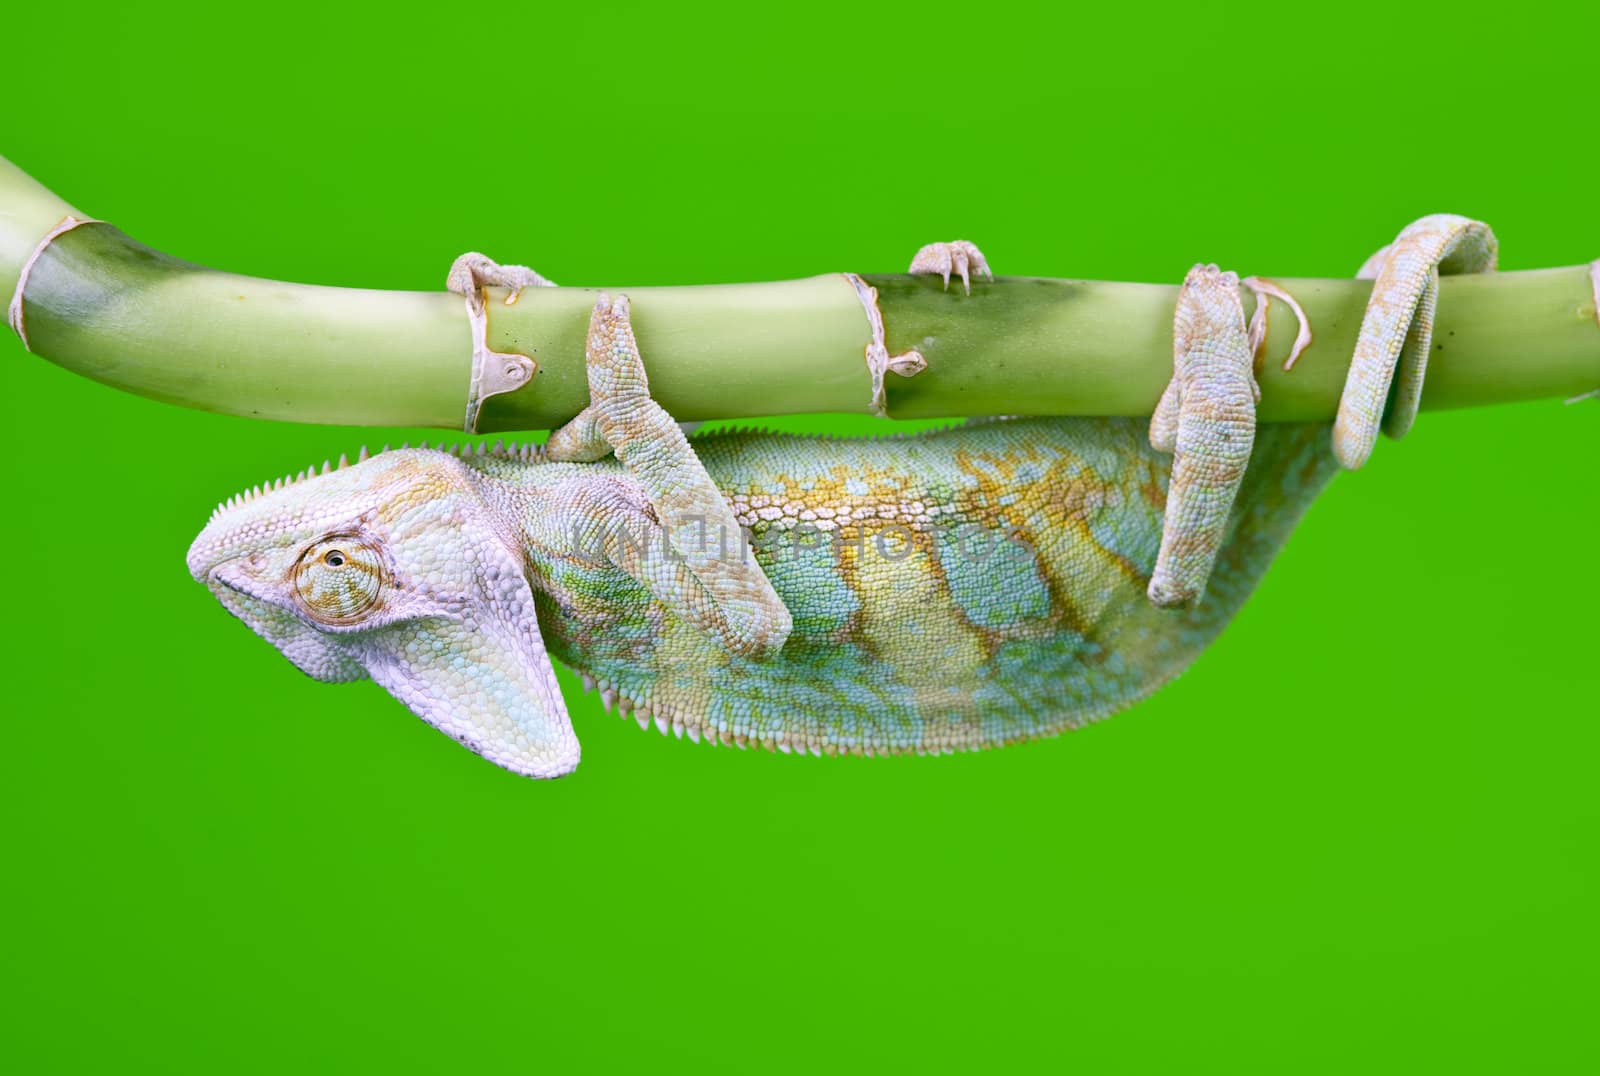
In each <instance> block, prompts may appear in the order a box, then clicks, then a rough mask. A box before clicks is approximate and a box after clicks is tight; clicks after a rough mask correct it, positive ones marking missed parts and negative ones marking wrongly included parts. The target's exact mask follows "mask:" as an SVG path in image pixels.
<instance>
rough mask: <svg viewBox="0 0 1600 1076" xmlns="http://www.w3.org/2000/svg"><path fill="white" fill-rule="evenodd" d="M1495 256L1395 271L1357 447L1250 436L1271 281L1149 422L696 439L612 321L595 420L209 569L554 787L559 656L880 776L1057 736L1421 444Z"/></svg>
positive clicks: (301, 513)
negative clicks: (1462, 290) (1440, 334)
mask: <svg viewBox="0 0 1600 1076" xmlns="http://www.w3.org/2000/svg"><path fill="white" fill-rule="evenodd" d="M934 246H938V247H947V248H949V249H948V250H947V251H945V256H943V257H941V256H938V255H939V254H940V252H939V251H937V250H936V251H934V256H930V255H929V254H928V249H929V248H924V249H923V251H920V252H919V253H918V260H917V262H916V263H914V264H913V269H914V270H915V271H922V272H942V274H943V275H946V278H947V281H948V273H949V272H950V267H951V266H952V265H954V266H955V267H956V269H957V272H958V274H959V275H961V276H963V277H965V276H966V273H965V272H964V270H965V268H966V266H967V264H968V262H970V263H971V264H972V265H974V266H976V267H979V268H980V272H984V273H986V271H987V265H986V263H985V262H984V261H983V259H982V255H981V254H980V253H978V252H977V249H976V248H975V247H971V245H970V244H935V245H934ZM470 259H471V260H467V259H464V260H462V261H458V263H457V266H456V267H455V269H453V271H452V273H451V286H452V287H453V288H455V289H456V290H458V291H461V292H462V293H463V294H464V295H465V296H466V297H467V301H468V304H469V311H470V308H471V303H472V300H473V298H474V297H475V296H476V297H478V298H479V301H480V303H481V287H482V286H483V285H484V284H485V283H500V282H502V281H501V279H500V277H499V276H498V275H497V274H499V273H500V272H501V268H500V267H498V266H496V265H495V264H494V263H493V262H490V261H488V259H485V258H482V256H481V255H473V256H470ZM1493 264H1494V241H1493V237H1492V235H1491V234H1490V233H1489V232H1488V229H1487V228H1485V227H1484V226H1483V225H1480V224H1477V223H1476V222H1473V221H1468V220H1465V219H1464V218H1460V217H1449V216H1436V217H1427V218H1424V219H1423V220H1421V221H1418V222H1417V223H1416V224H1413V225H1412V226H1410V227H1409V228H1407V229H1406V230H1405V231H1404V232H1402V233H1401V234H1400V237H1399V238H1398V239H1397V240H1396V241H1395V243H1394V244H1392V245H1391V246H1389V247H1387V248H1385V249H1384V250H1383V251H1380V252H1379V254H1378V255H1375V256H1374V258H1373V259H1372V260H1371V261H1370V262H1369V263H1368V265H1367V266H1366V267H1365V268H1364V269H1363V275H1368V276H1374V277H1375V278H1376V282H1375V285H1374V289H1373V298H1372V300H1371V305H1370V306H1369V308H1368V310H1367V315H1366V318H1365V320H1364V321H1363V325H1362V331H1361V336H1360V340H1359V342H1358V344H1357V352H1356V358H1355V364H1354V366H1353V367H1352V370H1351V374H1350V378H1349V382H1348V384H1347V387H1346V390H1345V397H1344V400H1343V402H1342V404H1341V408H1340V415H1339V418H1338V420H1337V421H1336V422H1335V424H1334V425H1333V427H1332V430H1331V434H1332V435H1331V436H1330V427H1329V425H1328V424H1279V425H1267V426H1263V427H1261V428H1259V429H1257V428H1256V425H1255V412H1254V404H1255V396H1256V386H1255V378H1254V372H1253V371H1254V363H1255V352H1256V350H1257V348H1258V347H1259V339H1257V338H1256V334H1255V333H1253V332H1252V331H1251V328H1252V327H1250V326H1247V325H1246V324H1245V319H1244V315H1243V308H1242V305H1241V303H1240V299H1239V293H1238V289H1239V288H1240V287H1253V286H1255V285H1254V284H1253V283H1252V281H1251V280H1246V281H1244V282H1242V283H1241V281H1240V280H1239V279H1238V278H1237V277H1236V276H1234V275H1233V274H1231V273H1223V272H1221V271H1220V270H1218V269H1217V267H1215V266H1196V267H1195V269H1194V270H1193V271H1191V272H1190V274H1189V277H1188V278H1187V279H1186V280H1185V284H1184V288H1183V289H1182V291H1181V293H1180V297H1179V300H1178V309H1177V312H1176V316H1175V333H1174V337H1175V346H1174V377H1173V381H1172V384H1171V386H1169V388H1168V390H1167V392H1166V394H1165V395H1164V396H1163V398H1162V400H1161V404H1160V406H1159V407H1158V409H1157V412H1156V415H1155V418H1154V419H1153V420H1151V422H1149V423H1148V424H1147V423H1144V422H1140V421H1136V420H1132V419H1084V418H1034V419H1017V420H996V421H989V422H975V423H968V424H966V425H963V426H957V427H952V428H949V429H945V430H941V431H937V432H933V433H927V434H922V435H917V436H912V437H904V438H886V439H866V440H838V439H832V438H809V437H802V436H793V435H784V434H773V433H764V432H759V431H739V432H727V433H717V434H713V435H710V436H705V437H700V438H697V439H696V440H695V441H694V442H692V444H691V442H689V441H688V440H687V439H686V438H685V437H684V435H683V433H682V431H681V430H680V429H679V427H678V426H677V424H676V423H674V422H673V421H672V419H671V417H670V416H669V415H668V414H667V413H666V412H665V411H663V410H662V409H661V408H660V406H659V405H657V404H656V403H655V402H654V401H653V400H652V399H651V398H650V396H649V388H648V383H647V380H646V377H645V372H644V366H643V363H642V361H641V359H640V357H639V351H638V347H637V344H636V342H635V340H634V336H633V331H632V328H631V325H630V323H629V310H628V303H627V299H626V298H625V297H619V298H618V299H617V300H616V301H614V302H613V301H612V300H611V299H610V298H609V297H606V296H602V297H601V298H600V300H599V302H598V303H597V304H596V306H595V310H594V315H593V317H592V319H591V322H590V330H589V338H588V346H587V360H588V370H589V387H590V401H591V402H590V406H589V407H588V408H586V409H585V410H584V411H583V412H582V413H581V414H580V415H578V416H577V417H576V418H575V419H573V420H572V422H570V423H568V424H567V425H566V426H563V427H562V428H561V429H559V430H557V431H555V432H554V433H552V434H551V436H550V438H549V440H548V441H547V442H546V444H545V445H544V446H541V447H538V448H535V447H533V446H521V447H510V448H501V447H497V448H496V449H494V450H493V451H485V450H483V449H482V448H481V447H480V448H478V449H476V450H473V449H471V448H466V449H462V450H460V451H444V450H440V449H428V448H426V447H425V446H424V447H422V448H416V449H412V448H402V449H399V450H395V451H384V452H381V453H379V454H377V455H374V456H372V457H370V458H367V457H366V455H365V453H364V452H363V453H362V457H361V459H360V460H359V461H358V462H357V463H355V464H350V465H346V464H345V463H344V461H343V460H341V461H340V464H341V465H340V466H339V468H337V469H330V468H328V467H326V466H324V468H323V470H322V472H321V473H320V474H319V473H316V472H314V471H311V472H306V473H304V474H302V475H300V476H298V477H296V478H290V479H283V480H279V481H278V482H274V483H270V484H268V485H265V486H260V487H257V488H256V489H254V490H250V491H247V492H246V493H244V494H242V495H241V496H239V497H236V498H234V499H232V500H230V501H229V502H227V503H226V504H224V505H221V506H219V507H218V509H217V511H216V512H215V513H214V514H213V516H212V518H211V521H210V522H209V524H208V525H207V526H206V528H205V529H204V531H202V533H201V534H200V536H199V537H198V538H196V539H195V541H194V544H193V545H192V546H191V547H190V550H189V557H188V565H189V571H190V573H191V574H192V575H193V576H194V578H195V579H196V580H197V581H199V582H201V583H204V584H205V585H206V586H207V587H208V588H209V589H210V590H211V592H212V593H213V594H214V595H215V596H216V597H217V598H218V600H219V601H220V602H221V603H222V604H223V605H224V606H225V607H226V608H227V609H228V610H229V611H230V612H232V613H233V614H234V615H236V616H237V617H239V618H240V619H241V620H243V621H244V622H245V623H246V624H248V625H249V626H250V628H251V629H252V630H254V631H255V632H256V633H257V634H259V635H260V636H262V637H263V638H265V639H266V640H267V641H269V642H271V643H272V644H273V645H274V646H276V647H277V648H278V649H279V650H280V651H282V652H283V654H284V656H285V657H287V658H288V659H289V660H290V661H292V662H293V663H294V664H295V665H296V666H297V667H299V668H300V669H301V670H303V671H304V672H306V673H307V674H308V675H310V676H312V677H315V678H316V679H319V680H327V681H348V680H358V679H364V678H369V677H370V678H371V679H373V680H376V681H377V682H378V683H380V684H381V685H383V687H384V688H385V689H386V690H388V691H389V692H390V693H391V694H392V695H394V696H395V697H396V698H397V699H399V700H400V701H401V702H403V703H404V704H405V705H406V706H407V707H409V708H410V709H411V710H412V711H413V712H414V713H416V714H417V715H418V716H419V717H421V718H422V719H423V720H425V721H427V722H428V723H429V724H431V725H433V726H434V727H435V728H438V729H440V730H441V731H443V732H445V733H447V734H449V735H450V736H451V737H453V738H455V739H456V740H458V741H460V742H461V743H463V744H465V745H466V746H468V747H469V748H471V749H472V750H473V751H476V752H477V753H478V754H480V755H482V756H483V757H485V758H487V759H488V760H489V761H491V762H494V763H495V764H497V765H499V766H502V767H504V768H506V769H508V770H511V771H512V772H514V773H519V774H524V775H526V776H530V777H558V776H561V775H563V774H566V773H570V772H571V771H572V770H573V769H574V768H575V767H576V766H577V764H578V759H579V747H578V741H577V738H576V736H575V735H574V733H573V729H572V724H571V721H570V720H569V718H568V716H567V710H566V705H565V703H564V701H563V700H562V697H561V694H560V691H559V690H558V687H557V684H556V680H555V676H554V673H553V670H552V667H551V657H552V656H553V657H555V658H557V659H559V660H561V661H563V662H565V663H566V664H568V665H570V666H571V667H572V668H574V669H576V670H577V671H578V672H579V673H581V674H582V675H583V678H584V683H585V685H586V686H588V687H590V688H597V689H598V690H599V691H600V693H601V695H602V698H603V699H604V701H605V702H606V704H607V707H608V708H609V707H610V706H611V705H613V704H614V705H616V706H617V707H618V708H619V710H620V712H621V713H622V714H624V715H627V714H632V715H633V716H634V717H635V718H636V719H637V720H638V722H639V724H640V726H641V727H643V726H646V725H648V724H650V723H651V722H652V721H653V722H654V724H655V725H656V727H657V728H658V729H660V730H661V731H662V732H666V731H668V730H671V731H672V732H673V733H675V734H677V735H679V736H683V735H688V736H689V737H690V738H692V739H695V740H699V739H701V738H706V739H709V740H712V741H713V742H721V743H724V744H737V745H739V746H741V747H743V746H748V745H750V744H757V745H761V746H765V747H769V748H773V749H777V750H782V751H810V752H812V753H814V754H835V753H841V752H849V753H856V754H880V753H900V752H930V753H931V752H948V751H954V750H967V749H973V748H980V747H996V746H1000V745H1003V744H1007V743H1012V742H1014V741H1017V740H1025V739H1031V738H1034V737H1039V736H1049V735H1053V734H1055V733H1058V732H1060V731H1062V730H1064V729H1070V728H1075V727H1078V726H1080V725H1083V724H1086V723H1088V722H1090V721H1094V720H1097V719H1099V718H1102V717H1106V716H1109V715H1110V714H1112V713H1115V712H1117V711H1118V710H1121V709H1123V708H1124V707H1127V706H1129V705H1131V704H1133V703H1135V702H1137V701H1138V700H1140V699H1142V698H1144V697H1145V696H1147V695H1149V694H1151V693H1152V692H1154V691H1155V690H1156V689H1158V688H1159V687H1161V686H1162V685H1163V684H1164V683H1166V682H1167V681H1168V680H1170V679H1171V678H1172V677H1174V676H1176V675H1177V674H1178V673H1180V672H1182V671H1183V669H1184V668H1185V667H1186V666H1187V665H1188V664H1189V663H1190V662H1191V661H1192V660H1193V659H1194V657H1195V656H1196V655H1197V654H1198V653H1199V652H1200V651H1201V650H1202V649H1204V648H1205V647H1206V646H1207V645H1208V644H1209V643H1210V642H1211V641H1212V640H1213V639H1214V638H1215V637H1216V636H1217V634H1218V633H1219V632H1220V631H1221V630H1222V628H1223V627H1224V626H1225V625H1226V623H1227V622H1228V620H1229V619H1230V618H1231V617H1232V616H1233V614H1234V613H1235V612H1236V611H1237V610H1238V608H1239V606H1240V605H1241V604H1243V602H1244V600H1245V599H1246V598H1247V597H1248V596H1249V594H1250V591H1251V590H1252V588H1253V587H1254V586H1255V584H1256V581H1257V580H1258V579H1259V578H1260V576H1261V574H1262V573H1263V572H1264V571H1265V570H1266V568H1267V566H1268V564H1270V562H1271V560H1272V558H1273V556H1274V555H1275V554H1276V552H1277V550H1278V549H1279V548H1280V547H1281V546H1282V545H1283V543H1284V542H1285V541H1286V540H1287V538H1288V536H1289V534H1290V533H1291V531H1292V530H1293V528H1294V526H1295V525H1296V523H1297V522H1298V521H1299V519H1300V517H1301V515H1302V514H1303V513H1304V511H1305V510H1306V508H1307V507H1308V506H1309V505H1310V503H1311V502H1312V500H1313V499H1315V497H1316V495H1317V494H1318V493H1319V492H1320V491H1321V489H1322V488H1323V486H1324V485H1325V484H1326V483H1327V481H1328V480H1329V479H1330V478H1331V477H1332V476H1333V475H1334V474H1336V473H1337V472H1338V470H1339V468H1340V466H1341V465H1344V466H1359V465H1360V463H1361V462H1363V461H1364V460H1365V459H1366V457H1367V455H1368V454H1369V453H1370V451H1371V448H1372V443H1373V442H1374V441H1375V439H1376V436H1377V432H1378V427H1379V425H1380V423H1381V424H1383V426H1384V428H1385V429H1386V430H1388V431H1389V432H1391V433H1394V434H1396V435H1398V434H1399V433H1403V432H1404V430H1405V428H1406V427H1408V426H1409V424H1410V418H1411V415H1412V414H1414V412H1415V409H1416V405H1417V402H1418V400H1419V398H1420V390H1421V379H1422V372H1423V371H1422V364H1423V362H1424V361H1425V359H1426V356H1427V352H1428V347H1429V334H1430V332H1431V322H1432V313H1433V302H1432V298H1431V296H1433V295H1434V294H1436V292H1437V282H1438V273H1439V271H1440V269H1441V267H1442V268H1443V269H1445V270H1446V271H1478V270H1485V269H1489V268H1492V267H1493ZM506 268H507V269H510V268H512V267H506ZM506 282H509V283H511V284H512V285H513V286H524V285H537V284H540V283H543V282H544V281H543V278H541V277H537V274H532V273H531V271H529V270H518V271H517V276H516V277H515V278H514V279H510V278H508V280H507V281H506ZM979 286H983V285H982V284H981V283H980V285H979ZM1267 293H1268V294H1278V293H1277V292H1274V291H1268V292H1267ZM1265 301H1266V300H1265V299H1264V298H1263V299H1262V303H1263V304H1264V303H1265ZM474 330H475V333H476V334H477V339H476V346H477V347H478V348H479V349H483V348H484V342H483V339H482V333H483V329H482V320H481V319H477V320H475V322H474ZM1397 368H1398V369H1399V371H1400V373H1399V382H1398V384H1397V385H1396V386H1395V394H1394V395H1395V401H1394V404H1393V405H1392V406H1391V407H1390V413H1389V415H1387V416H1385V414H1384V404H1385V400H1386V399H1387V398H1388V396H1389V393H1390V385H1391V382H1393V381H1394V380H1395V377H1396V369H1397ZM1168 453H1172V454H1173V455H1172V456H1171V457H1169V456H1168ZM742 533H747V534H748V535H749V540H748V544H746V543H745V542H743V541H740V540H739V539H738V538H737V537H732V536H739V535H741V534H742Z"/></svg>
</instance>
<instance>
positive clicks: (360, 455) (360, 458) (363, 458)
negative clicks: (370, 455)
mask: <svg viewBox="0 0 1600 1076" xmlns="http://www.w3.org/2000/svg"><path fill="white" fill-rule="evenodd" d="M356 462H357V463H365V462H367V446H366V445H362V446H361V451H360V452H357V453H356Z"/></svg>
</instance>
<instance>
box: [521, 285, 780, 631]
mask: <svg viewBox="0 0 1600 1076" xmlns="http://www.w3.org/2000/svg"><path fill="white" fill-rule="evenodd" d="M585 357H586V361H587V365H588V374H589V401H590V402H589V406H588V407H586V408H584V409H583V410H582V411H581V412H579V413H578V415H577V417H575V418H573V419H572V420H571V421H570V422H568V423H567V424H566V425H565V426H562V427H561V428H560V429H557V430H555V431H553V432H552V433H551V434H550V439H549V440H548V441H547V442H545V453H546V455H547V456H548V458H550V459H551V460H556V461H568V462H583V461H592V460H598V459H601V458H603V457H605V456H607V455H611V454H615V456H616V458H617V461H618V462H619V463H621V464H622V466H623V468H624V469H625V470H626V471H627V472H628V474H629V475H630V476H631V477H632V478H633V479H634V480H635V481H636V482H638V483H639V486H640V487H641V489H642V490H643V494H644V498H645V503H644V504H638V505H618V504H607V505H605V506H603V510H604V514H605V515H606V516H607V517H608V518H607V519H606V520H605V523H606V525H607V527H608V528H609V533H602V534H601V535H600V537H601V540H602V542H603V543H604V548H605V550H606V553H607V556H608V557H609V559H610V560H611V561H612V563H614V564H615V566H616V567H618V568H620V569H622V570H623V571H625V572H627V573H628V574H629V575H631V576H633V577H634V578H635V579H636V580H637V581H638V582H639V583H641V584H642V585H644V586H645V587H646V588H647V589H648V590H649V591H650V593H651V594H652V595H653V596H654V597H655V598H656V599H657V600H659V601H660V602H661V603H662V604H663V605H665V606H667V607H668V608H669V609H671V610H672V611H673V612H674V613H676V614H677V615H679V616H681V617H682V618H683V619H684V620H686V621H688V622H689V623H691V624H693V625H695V626H696V627H698V628H700V629H701V630H702V631H704V632H706V633H707V634H709V635H711V636H712V637H713V638H715V639H716V640H717V642H718V643H719V644H721V645H722V647H723V648H724V649H725V650H727V651H728V652H729V653H732V654H742V655H762V654H766V653H770V652H772V651H775V650H777V649H778V648H779V647H781V646H782V645H783V643H784V640H785V639H787V638H788V636H789V632H790V629H791V628H792V626H793V624H792V621H791V619H790V617H789V610H788V609H787V607H785V606H784V604H783V600H782V599H781V598H779V597H778V595H777V592H776V591H774V590H773V589H772V584H771V583H770V582H769V581H768V580H767V577H766V573H764V572H763V571H762V570H761V568H760V566H759V565H757V564H756V562H755V560H754V559H753V558H752V557H751V556H750V555H749V552H748V550H747V549H746V546H745V541H744V531H743V529H742V528H741V527H740V526H739V523H738V521H737V520H736V519H735V518H734V515H733V511H732V509H730V508H729V507H728V502H727V499H726V498H724V497H723V495H722V493H721V491H720V490H718V489H717V487H716V484H715V483H714V482H712V480H711V476H710V475H708V474H707V473H706V470H705V468H704V467H703V466H702V465H701V463H700V459H699V457H698V456H696V455H695V453H694V449H693V448H692V447H690V445H689V441H688V438H686V437H685V436H684V433H683V430H682V429H680V428H679V426H678V424H677V423H676V422H675V421H674V420H673V418H672V416H671V415H669V414H668V413H667V412H666V410H665V409H664V408H662V406H661V405H660V404H658V403H657V402H656V401H655V400H653V399H651V397H650V384H649V381H648V379H647V378H646V376H645V369H644V361H643V359H641V358H640V355H639V345H638V342H637V340H636V339H635V338H634V333H633V324H632V321H631V318H630V309H629V303H628V297H627V296H626V295H619V296H617V298H616V299H615V300H613V299H612V298H611V297H610V296H609V295H606V294H605V293H601V295H600V297H599V299H598V300H597V301H596V302H595V305H594V313H593V314H592V315H591V317H590V319H589V338H588V343H587V347H586V351H585ZM619 528H620V529H621V530H622V531H623V532H625V533H626V534H629V535H633V534H640V535H642V536H643V537H644V541H643V542H642V543H635V542H634V541H632V540H631V539H630V540H627V541H618V540H616V539H617V538H618V532H619ZM669 547H670V549H671V555H662V554H665V552H666V550H667V549H668V548H669ZM655 550H659V551H660V553H655V552H652V551H655Z"/></svg>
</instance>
